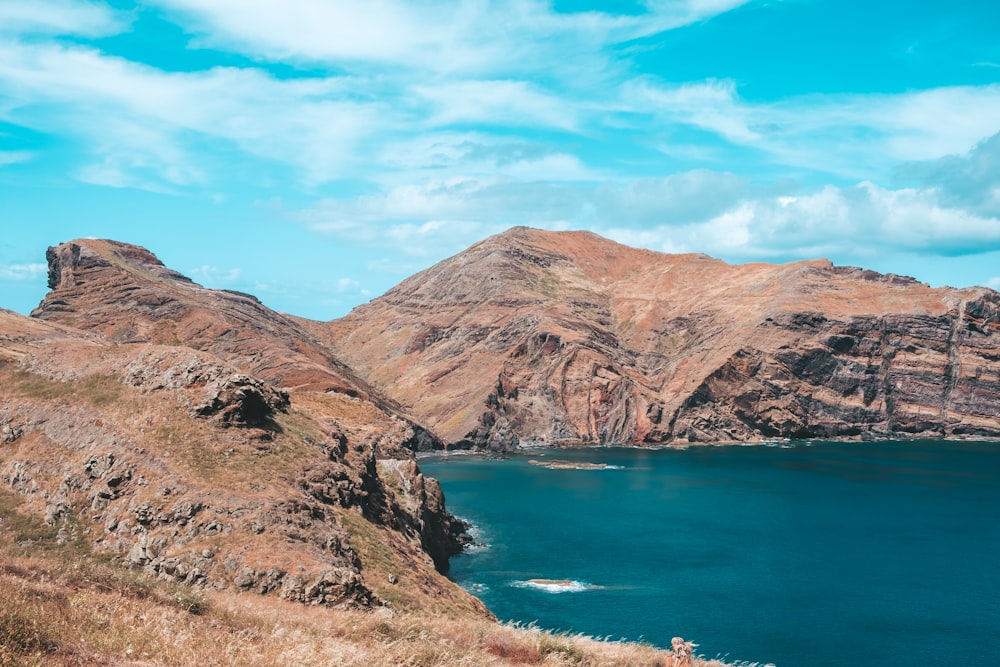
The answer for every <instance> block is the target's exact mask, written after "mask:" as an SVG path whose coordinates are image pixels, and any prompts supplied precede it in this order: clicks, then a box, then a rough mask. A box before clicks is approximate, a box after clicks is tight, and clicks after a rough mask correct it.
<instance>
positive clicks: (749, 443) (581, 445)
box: [414, 434, 1000, 469]
mask: <svg viewBox="0 0 1000 667" xmlns="http://www.w3.org/2000/svg"><path fill="white" fill-rule="evenodd" d="M934 441H937V442H981V443H989V444H1000V438H991V437H988V436H972V435H948V436H930V435H927V436H922V435H913V434H899V435H898V436H896V435H881V434H880V435H879V436H878V437H868V438H864V437H833V438H764V439H761V440H716V441H713V442H676V443H662V444H648V445H645V444H634V443H621V444H611V443H598V444H593V443H588V442H586V441H583V440H573V441H569V440H560V441H556V442H551V443H550V442H545V441H540V440H532V441H530V442H531V443H532V444H526V445H518V446H517V447H513V448H511V449H503V450H494V449H480V448H461V449H458V448H456V449H447V448H445V449H435V450H431V451H424V452H414V457H415V458H416V459H417V460H418V461H419V460H421V459H447V458H450V457H453V456H459V457H461V456H476V457H480V458H485V459H494V458H495V459H503V458H505V457H507V456H509V455H511V454H541V455H544V454H545V453H546V452H549V451H556V452H558V451H577V450H594V449H639V450H647V451H661V450H671V449H676V450H686V449H691V448H694V447H799V446H806V447H808V446H810V445H813V444H816V443H831V444H845V445H847V444H867V443H878V442H899V443H905V442H934ZM551 463H553V464H555V463H559V462H558V461H552V462H551ZM563 463H565V462H563ZM535 465H541V466H543V467H552V466H550V465H548V463H542V462H540V463H536V464H535ZM584 465H585V464H582V463H573V464H572V466H573V467H581V466H584ZM591 465H594V466H595V468H594V469H597V468H598V467H603V466H601V464H591Z"/></svg>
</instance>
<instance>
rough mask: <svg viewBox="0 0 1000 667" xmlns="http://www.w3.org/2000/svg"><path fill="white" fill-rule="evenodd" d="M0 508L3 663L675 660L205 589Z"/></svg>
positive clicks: (575, 641) (477, 625)
mask: <svg viewBox="0 0 1000 667" xmlns="http://www.w3.org/2000/svg"><path fill="white" fill-rule="evenodd" d="M0 500H2V501H3V502H0V590H2V591H4V594H3V596H2V597H0V665H98V664H102V665H106V664H112V665H114V664H140V665H178V666H180V665H195V664H197V665H219V666H236V665H241V666H242V665H248V666H255V665H261V666H263V665H292V664H294V665H344V666H357V667H361V666H365V667H389V666H392V667H397V666H400V665H410V666H414V667H417V666H422V665H426V666H442V667H445V666H456V667H457V666H459V665H467V666H474V665H475V666H479V665H482V666H487V665H581V666H597V665H610V666H614V665H621V666H625V665H664V666H666V665H670V664H671V658H670V654H669V653H667V652H664V651H660V650H657V649H655V648H653V647H650V646H645V645H641V644H625V643H615V642H603V641H597V640H594V639H590V638H587V637H583V636H569V635H559V634H552V633H548V632H544V631H542V630H539V629H538V628H534V627H515V626H511V625H503V624H500V623H496V622H492V621H489V620H487V619H475V618H470V616H469V615H468V614H465V615H462V616H461V617H457V616H455V615H446V614H441V615H427V614H414V613H409V612H398V611H395V612H394V611H389V610H387V609H382V610H376V611H372V612H362V611H342V610H333V609H327V608H322V607H306V606H303V605H299V604H295V603H290V602H282V601H280V600H276V599H274V598H272V597H261V596H257V595H253V594H241V593H233V592H228V591H210V592H201V591H197V590H194V589H190V588H187V587H184V586H180V585H177V584H173V583H169V582H164V581H158V580H156V579H153V578H152V577H149V576H147V575H145V574H143V573H140V572H136V571H132V570H126V569H124V568H122V567H120V566H118V565H116V564H113V563H110V562H107V561H102V560H100V559H97V558H95V557H93V556H91V555H89V554H87V553H85V552H84V551H81V549H80V548H79V546H78V545H73V544H72V543H68V544H64V545H60V544H58V542H57V540H56V539H55V537H54V535H53V531H52V529H51V528H49V527H46V526H44V525H43V524H39V523H36V522H35V521H34V520H33V519H31V518H29V517H26V516H23V515H21V514H20V513H19V512H18V507H17V500H16V499H15V498H13V496H12V495H11V494H9V493H2V494H0ZM391 565H395V564H391ZM696 664H698V665H704V666H708V665H721V663H717V662H712V663H705V662H698V663H696Z"/></svg>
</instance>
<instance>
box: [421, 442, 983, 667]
mask: <svg viewBox="0 0 1000 667" xmlns="http://www.w3.org/2000/svg"><path fill="white" fill-rule="evenodd" d="M546 457H547V458H548V459H549V460H558V461H560V462H562V463H563V464H561V465H559V466H554V467H546V466H543V465H537V463H536V464H531V463H529V462H528V461H529V459H534V460H536V461H544V460H545V459H546ZM583 463H586V464H588V465H580V464H583ZM574 464H576V465H574ZM421 466H422V467H423V468H424V470H425V472H427V473H428V474H430V475H432V476H434V477H437V478H438V479H440V480H441V482H442V485H443V487H444V490H445V494H446V496H447V501H448V506H449V508H450V509H451V510H452V511H454V512H456V513H458V514H459V515H461V516H463V517H467V518H468V519H469V520H470V521H471V522H472V523H473V524H475V525H476V526H477V528H478V529H479V530H480V531H481V532H480V534H479V535H477V537H476V541H477V542H479V543H481V544H489V545H490V546H489V548H488V549H482V548H481V549H479V550H478V551H476V552H474V553H468V554H464V555H462V556H459V557H457V558H455V559H453V561H452V573H451V576H452V577H453V578H454V579H455V580H456V581H458V582H459V583H460V584H461V585H463V586H464V587H465V588H466V589H467V590H470V591H473V592H475V593H476V594H477V595H479V596H480V597H481V598H482V599H483V601H484V602H486V604H487V605H489V607H490V608H491V609H492V610H493V611H494V613H496V614H497V615H498V616H499V617H500V618H502V619H506V620H518V621H522V622H531V621H538V623H539V624H540V625H542V626H543V627H549V628H553V629H562V630H572V631H577V632H585V633H589V634H594V635H601V636H607V635H611V636H612V637H615V638H617V637H625V638H630V639H639V638H643V639H645V640H647V641H650V642H653V643H656V644H659V645H669V642H670V638H671V637H673V636H676V635H682V636H684V637H686V638H692V639H694V640H695V641H697V642H698V643H699V644H700V645H701V648H700V650H701V651H702V652H703V653H705V654H706V655H708V656H709V657H713V656H715V655H724V654H729V655H730V656H732V657H733V658H740V659H746V660H759V661H762V662H774V663H776V664H778V665H779V667H780V666H790V665H815V666H817V667H823V666H827V665H829V666H831V667H832V666H833V665H839V664H841V663H842V660H841V659H840V656H842V652H841V651H842V646H843V645H844V643H845V642H848V643H851V644H852V645H854V646H859V647H864V655H865V660H864V663H865V664H878V665H880V667H893V666H902V665H913V664H918V663H922V662H924V661H925V660H926V658H927V650H928V647H929V646H934V647H935V648H934V653H935V655H938V656H940V655H948V656H949V658H950V659H952V660H953V661H954V663H955V664H969V665H974V664H975V665H979V664H992V663H993V661H994V659H995V656H996V655H1000V639H998V637H997V633H996V632H995V631H996V624H997V619H998V618H1000V606H998V602H997V600H1000V574H998V568H997V567H996V563H998V562H1000V445H997V444H992V443H970V442H954V443H942V442H930V441H918V442H899V443H891V442H883V443H853V444H831V443H820V442H816V443H810V444H808V445H805V446H790V447H789V446H782V447H746V446H732V447H691V448H689V449H686V450H657V451H648V450H637V449H626V448H621V449H617V448H600V449H587V450H570V451H567V450H560V451H558V452H551V453H549V452H546V451H545V450H537V449H536V450H533V451H532V452H531V453H530V455H526V456H517V455H514V456H511V457H510V458H509V459H507V460H503V461H485V460H481V459H477V458H474V457H454V458H449V459H446V460H436V459H424V460H422V461H421ZM615 468H620V469H615ZM578 587H582V588H578ZM556 592H576V593H580V594H574V595H559V594H554V593H556ZM942 651H943V652H944V653H942Z"/></svg>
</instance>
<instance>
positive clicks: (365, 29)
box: [155, 0, 748, 78]
mask: <svg viewBox="0 0 1000 667" xmlns="http://www.w3.org/2000/svg"><path fill="white" fill-rule="evenodd" d="M155 2H156V4H158V5H160V6H161V7H164V8H166V9H168V10H171V11H174V12H176V13H177V14H178V15H180V16H181V17H183V21H184V22H185V23H186V24H188V25H192V24H193V26H194V27H195V29H196V30H197V31H198V34H199V35H200V40H201V41H202V42H203V43H206V44H209V45H212V46H215V47H219V48H227V49H236V50H239V51H241V52H243V53H247V54H250V55H252V56H254V57H259V58H264V59H268V60H275V61H289V60H291V61H305V62H318V63H337V64H338V65H344V64H347V65H349V66H355V67H356V66H358V65H359V64H374V65H380V66H393V67H403V68H413V69H422V70H428V71H432V72H435V73H437V74H450V75H460V76H470V75H471V76H472V77H473V78H476V77H478V76H481V75H492V76H496V75H502V74H510V73H513V72H518V71H522V72H523V71H526V70H530V71H533V72H538V71H558V70H564V69H567V68H568V69H574V68H577V67H580V66H581V64H583V66H586V67H588V68H591V69H592V70H593V71H597V70H600V69H601V68H602V67H604V66H605V65H606V64H607V63H606V60H605V59H604V58H600V57H595V56H594V54H595V53H596V52H599V51H600V50H601V49H602V48H603V47H604V46H607V45H611V44H617V43H622V42H625V41H629V40H633V39H637V38H639V37H644V36H648V35H652V34H656V33H659V32H663V31H665V30H670V29H673V28H677V27H681V26H684V25H688V24H690V23H694V22H697V21H703V20H706V19H708V18H711V17H712V16H714V15H717V14H720V13H723V12H726V11H729V10H730V9H733V8H735V7H738V6H740V5H742V4H745V3H746V2H748V0H657V1H650V2H647V3H645V4H646V7H647V10H648V11H647V12H645V13H642V14H639V15H635V16H632V15H613V14H608V13H601V12H594V11H586V12H573V13H560V12H556V11H554V10H553V9H552V6H551V3H549V2H546V1H543V0H498V1H496V2H483V1H482V0H458V1H457V2H435V1H434V0H423V1H421V2H419V3H413V2H403V1H401V0H339V1H338V2H328V1H326V0H283V1H282V2H275V1H270V2H269V1H267V0H256V1H254V2H247V1H246V0H214V1H213V2H204V1H203V0H155ZM582 61H586V62H585V63H582Z"/></svg>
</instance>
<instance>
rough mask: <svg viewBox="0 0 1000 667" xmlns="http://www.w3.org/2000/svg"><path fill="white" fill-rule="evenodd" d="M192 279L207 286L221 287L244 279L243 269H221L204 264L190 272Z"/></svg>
mask: <svg viewBox="0 0 1000 667" xmlns="http://www.w3.org/2000/svg"><path fill="white" fill-rule="evenodd" d="M188 273H189V274H190V276H191V278H192V279H194V280H195V281H197V282H200V283H204V284H206V285H209V286H211V285H221V284H231V283H235V282H238V281H239V280H240V278H242V277H243V269H220V268H218V267H215V266H211V265H208V264H203V265H201V266H197V267H195V268H193V269H191V270H190V271H189V272H188Z"/></svg>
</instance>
